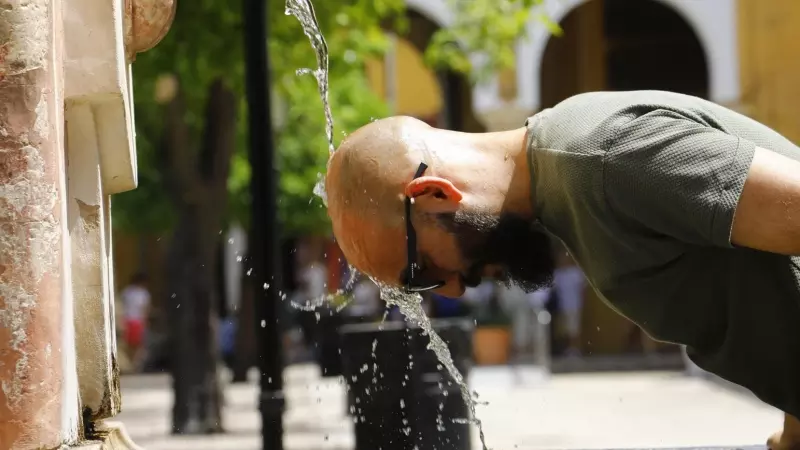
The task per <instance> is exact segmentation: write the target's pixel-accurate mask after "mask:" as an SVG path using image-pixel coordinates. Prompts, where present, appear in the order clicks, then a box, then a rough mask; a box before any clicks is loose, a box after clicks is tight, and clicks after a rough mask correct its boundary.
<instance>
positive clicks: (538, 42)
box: [481, 0, 740, 111]
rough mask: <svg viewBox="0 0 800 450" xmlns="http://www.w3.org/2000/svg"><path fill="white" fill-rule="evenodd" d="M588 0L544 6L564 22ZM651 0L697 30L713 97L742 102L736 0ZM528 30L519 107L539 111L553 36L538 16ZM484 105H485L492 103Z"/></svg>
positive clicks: (551, 0) (549, 1)
mask: <svg viewBox="0 0 800 450" xmlns="http://www.w3.org/2000/svg"><path fill="white" fill-rule="evenodd" d="M586 1H587V0H546V1H545V4H544V5H543V6H542V8H543V12H544V13H545V14H546V15H547V16H548V17H549V18H550V19H551V20H552V21H554V22H560V21H561V20H563V19H564V18H565V17H566V16H567V14H569V13H570V12H571V11H572V10H573V9H575V8H577V7H578V6H580V5H582V4H583V3H585V2H586ZM588 1H592V0H588ZM650 1H657V2H659V3H662V4H664V5H666V6H668V7H670V9H672V10H673V11H674V12H676V13H677V14H679V15H680V16H681V17H682V18H683V19H684V20H685V21H686V23H687V24H688V25H689V26H690V27H691V28H692V30H693V31H694V33H695V35H696V36H697V38H698V40H699V42H700V45H701V46H702V48H703V50H704V52H705V55H706V61H707V65H708V72H709V99H710V100H712V101H715V102H718V103H733V102H736V101H738V99H739V96H740V84H739V60H738V47H737V38H736V34H737V30H736V1H735V0H704V1H702V2H701V1H696V0H650ZM527 31H528V34H527V38H526V39H525V40H524V41H522V42H521V43H520V45H519V47H518V59H519V61H520V62H521V63H520V64H518V65H517V80H518V85H519V89H518V91H519V97H518V99H517V106H518V107H521V108H523V109H526V110H530V111H536V110H539V109H540V108H541V92H540V86H541V73H540V67H541V64H542V59H543V56H544V50H545V48H546V45H547V42H548V40H549V39H550V32H549V31H548V30H547V28H546V27H545V26H544V25H543V24H542V23H541V22H539V21H538V19H536V18H533V19H532V20H531V21H530V22H529V24H528V30H527ZM484 103H485V102H484ZM493 103H494V102H493ZM481 106H482V107H483V108H485V107H486V106H488V105H486V104H484V105H481ZM483 108H481V109H483Z"/></svg>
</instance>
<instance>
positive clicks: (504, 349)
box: [472, 289, 512, 365]
mask: <svg viewBox="0 0 800 450" xmlns="http://www.w3.org/2000/svg"><path fill="white" fill-rule="evenodd" d="M494 291H495V293H494V294H493V295H492V296H491V297H490V298H489V301H488V302H487V303H486V304H485V305H484V307H483V308H480V309H479V310H478V314H477V315H476V316H475V324H476V328H475V332H474V334H473V344H472V345H473V353H474V357H475V364H478V365H497V364H506V363H507V362H508V359H509V353H510V351H511V320H512V319H511V316H510V315H509V314H508V313H507V312H506V311H505V309H504V308H503V305H502V304H501V303H500V299H499V297H498V295H497V293H496V292H497V289H495V290H494Z"/></svg>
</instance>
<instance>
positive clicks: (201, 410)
mask: <svg viewBox="0 0 800 450" xmlns="http://www.w3.org/2000/svg"><path fill="white" fill-rule="evenodd" d="M235 113H236V98H235V97H234V95H233V94H232V92H231V91H230V90H229V89H227V88H226V87H225V86H224V85H223V84H222V82H221V81H219V80H217V81H215V82H214V83H213V84H212V85H211V87H210V89H209V100H208V107H207V111H206V123H205V133H204V134H205V135H204V136H203V141H202V148H201V151H199V152H193V151H192V148H191V147H192V145H191V143H190V139H189V131H188V127H187V125H186V123H185V122H184V117H185V106H184V104H183V101H182V98H181V94H180V92H179V93H178V94H177V96H176V97H175V98H174V99H172V100H171V101H170V103H169V105H168V107H167V120H166V132H165V142H164V156H165V157H166V161H165V164H164V165H163V167H164V170H165V171H166V173H165V174H164V175H165V176H164V179H165V181H166V183H167V185H168V187H169V191H170V193H171V197H172V200H173V204H174V206H175V207H176V209H177V210H178V211H179V213H180V219H179V224H178V226H177V228H176V229H175V234H174V236H173V239H172V242H171V244H170V251H169V265H168V274H169V281H168V283H169V285H170V290H169V292H171V296H170V297H171V298H170V299H169V300H168V303H167V305H168V308H169V318H170V331H171V336H170V339H171V345H172V350H173V353H172V358H171V372H172V382H173V390H174V393H175V397H174V399H175V400H174V404H173V410H172V430H173V433H177V434H188V433H217V432H222V431H223V426H222V415H221V409H222V389H221V386H220V380H219V373H218V365H219V360H220V354H219V347H218V345H217V324H218V323H219V322H218V320H219V314H218V311H217V306H218V305H217V296H218V290H217V285H216V282H217V280H216V278H217V277H218V276H219V271H218V270H217V265H218V263H219V261H218V258H217V250H218V241H219V231H220V228H221V227H222V223H223V218H224V214H225V211H226V206H227V194H228V193H227V178H228V170H229V167H230V159H231V155H232V154H233V149H234V135H235V125H236V119H235Z"/></svg>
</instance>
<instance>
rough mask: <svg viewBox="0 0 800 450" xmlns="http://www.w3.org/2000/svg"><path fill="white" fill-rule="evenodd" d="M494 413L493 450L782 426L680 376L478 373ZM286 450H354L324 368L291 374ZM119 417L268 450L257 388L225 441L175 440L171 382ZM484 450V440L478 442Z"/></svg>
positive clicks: (713, 440) (136, 428) (126, 381)
mask: <svg viewBox="0 0 800 450" xmlns="http://www.w3.org/2000/svg"><path fill="white" fill-rule="evenodd" d="M470 384H471V386H472V389H474V390H476V391H477V392H478V393H479V394H480V398H481V400H483V401H488V402H489V404H488V405H486V406H480V407H479V409H478V417H479V418H480V419H481V420H482V421H483V423H484V431H485V433H486V437H487V444H488V446H489V447H490V448H492V449H494V450H515V449H521V450H525V449H566V448H573V449H574V448H579V449H599V448H653V447H709V446H727V447H735V446H743V445H760V444H761V443H763V442H764V441H765V439H766V437H767V436H768V435H769V434H770V433H771V432H772V431H774V430H776V429H777V428H778V427H779V426H780V424H781V415H780V413H779V412H778V411H776V410H774V409H772V408H769V407H766V406H764V405H763V404H761V403H760V402H758V401H757V400H755V399H753V398H751V397H750V396H749V395H745V394H742V393H740V392H736V391H735V390H732V389H729V388H726V387H723V386H721V385H720V384H718V383H715V382H709V381H704V380H700V379H696V378H687V377H685V376H683V375H681V374H679V373H671V372H643V373H601V374H569V375H556V376H553V377H550V378H545V377H544V376H542V374H541V373H540V372H538V371H537V370H535V369H534V368H531V367H522V368H519V369H517V371H516V372H515V371H513V370H511V369H509V368H506V367H502V368H478V369H475V370H474V371H473V375H472V377H471V380H470ZM286 386H287V391H286V395H287V399H288V404H289V410H288V412H287V414H286V419H285V422H286V436H285V448H286V449H287V450H331V449H340V450H353V438H352V422H351V419H350V418H349V417H348V416H346V415H345V395H344V386H343V385H342V384H340V383H339V381H338V380H336V379H333V380H328V379H320V378H319V376H318V375H317V370H316V366H312V365H307V366H293V367H292V368H290V369H288V370H287V373H286ZM122 387H123V409H124V412H123V413H122V414H121V415H120V416H119V417H118V420H119V421H121V422H123V423H124V424H125V426H126V428H127V430H128V433H129V434H130V435H131V437H132V438H133V440H134V442H136V443H137V444H138V445H140V446H142V447H143V448H144V449H146V450H177V449H181V450H183V449H186V450H190V449H191V450H194V449H196V450H205V449H209V450H210V449H214V450H229V449H230V450H233V449H236V450H260V440H259V415H258V413H257V412H256V396H257V384H256V383H255V382H253V383H250V384H245V385H231V386H229V387H228V388H227V390H226V400H227V408H226V410H225V418H224V420H225V424H224V425H225V427H226V428H227V429H228V430H229V432H228V433H227V434H225V435H220V436H203V437H180V438H177V437H172V436H169V434H168V424H169V422H168V420H169V408H170V405H171V401H172V399H171V393H170V390H169V381H168V379H167V377H166V376H160V375H156V376H153V375H144V376H128V377H124V378H123V380H122ZM473 441H474V444H475V449H476V450H477V449H479V448H480V446H479V441H478V438H477V433H475V434H474V438H473Z"/></svg>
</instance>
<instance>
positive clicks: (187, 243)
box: [114, 0, 543, 432]
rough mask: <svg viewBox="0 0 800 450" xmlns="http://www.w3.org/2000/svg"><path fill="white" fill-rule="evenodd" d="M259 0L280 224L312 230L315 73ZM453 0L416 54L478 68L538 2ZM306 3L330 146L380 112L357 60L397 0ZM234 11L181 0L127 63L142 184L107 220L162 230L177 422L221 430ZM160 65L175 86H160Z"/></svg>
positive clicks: (236, 108)
mask: <svg viewBox="0 0 800 450" xmlns="http://www.w3.org/2000/svg"><path fill="white" fill-rule="evenodd" d="M265 1H268V2H269V8H270V20H271V23H270V31H271V35H270V38H269V46H270V51H271V54H272V55H273V60H272V62H271V64H272V71H273V74H272V80H273V89H274V91H275V93H276V96H278V97H280V98H282V99H283V103H284V104H285V105H289V107H288V108H286V110H285V115H286V117H285V121H284V122H285V126H284V127H283V128H282V129H280V130H278V133H277V136H276V138H277V142H276V144H277V148H278V149H279V158H278V159H279V161H278V164H279V165H280V167H279V169H280V173H281V181H280V195H281V197H280V200H279V205H280V206H279V207H280V218H281V220H282V221H283V229H284V230H285V231H286V232H287V233H292V234H300V233H318V232H324V231H326V230H327V227H328V222H327V216H326V214H325V211H324V208H323V205H322V203H321V202H320V201H319V199H316V198H314V197H313V196H312V195H311V192H312V189H313V186H314V184H315V183H316V182H317V180H318V177H319V174H320V173H321V172H323V171H324V167H325V161H326V160H327V157H328V147H327V142H326V137H325V132H324V130H325V127H324V118H323V115H322V104H321V100H320V98H319V96H318V94H317V88H316V86H315V82H314V80H313V78H311V77H299V76H297V74H296V70H297V69H298V68H303V67H310V68H314V67H316V62H315V59H314V54H313V52H312V50H311V48H310V46H309V43H308V40H307V38H306V37H305V36H304V35H303V32H302V30H301V28H300V26H299V24H298V23H297V21H295V20H294V19H292V18H289V17H286V16H285V15H284V14H283V12H284V3H283V0H265ZM451 1H452V2H453V7H454V9H455V11H457V13H456V16H455V17H456V24H455V26H454V27H453V28H451V29H447V30H441V31H440V33H438V34H437V35H436V36H435V38H434V40H433V42H432V45H431V46H430V48H429V49H428V51H427V58H428V61H429V62H430V63H431V64H432V65H434V66H436V67H450V68H453V69H455V70H457V71H461V72H464V73H470V74H472V76H473V78H474V79H476V80H477V79H480V78H481V77H482V76H485V75H486V74H487V73H489V71H490V70H494V69H497V68H502V67H507V66H508V65H509V64H510V63H511V62H512V61H513V53H512V48H513V43H514V41H515V40H516V38H517V37H518V36H519V34H520V33H522V31H523V30H524V24H525V22H526V20H527V17H528V14H529V10H530V8H531V7H532V6H534V5H536V4H539V3H541V2H542V1H543V0H503V1H496V0H451ZM315 8H316V10H317V18H318V19H319V22H320V26H321V28H322V31H323V33H324V35H325V38H326V40H327V42H328V48H329V50H330V74H329V80H330V84H331V92H330V94H331V98H330V101H331V104H332V107H333V114H334V117H335V118H336V125H337V127H336V134H335V139H336V142H337V144H338V142H339V141H340V140H341V138H342V137H343V136H344V135H345V133H347V132H349V131H352V130H354V129H356V128H358V127H360V126H362V125H364V124H365V123H367V122H368V121H370V120H371V119H373V118H377V117H382V116H385V115H386V114H387V112H388V110H387V108H386V105H385V104H384V102H383V101H382V100H381V99H380V98H379V97H378V96H377V95H376V94H375V93H374V92H372V91H371V90H370V89H369V87H368V86H369V85H368V83H367V79H366V75H365V72H364V63H365V61H366V60H367V59H369V58H373V57H379V56H380V55H381V54H382V53H383V52H384V51H385V49H386V48H387V40H386V37H385V35H384V33H383V26H384V25H385V24H386V23H387V21H388V22H391V23H392V25H393V26H394V27H395V28H396V29H398V30H400V31H402V30H403V27H404V24H405V20H404V18H405V16H404V14H403V13H404V1H403V0H343V1H336V2H317V4H315ZM241 22H242V20H241V15H240V7H239V5H238V4H237V3H233V4H232V3H230V2H228V1H223V0H194V1H186V2H180V3H179V6H178V11H177V14H176V17H175V22H174V24H173V26H172V29H171V30H170V32H169V33H168V34H167V36H166V38H165V39H164V40H163V41H162V42H161V43H160V44H159V45H158V46H157V47H156V48H154V49H153V50H151V51H149V52H147V53H144V54H142V55H140V56H139V57H138V60H137V61H136V63H135V65H134V92H136V95H135V111H136V125H137V148H138V155H139V180H140V185H139V188H138V189H136V190H134V191H131V192H129V193H125V194H122V195H119V196H118V197H117V198H116V200H115V208H114V221H115V225H116V227H117V228H118V229H123V230H127V231H132V232H165V231H168V230H174V232H173V234H172V240H171V244H170V245H171V248H170V256H169V260H170V261H169V283H170V292H171V295H170V299H167V300H168V301H167V307H168V308H169V310H170V315H171V318H172V320H171V322H172V324H173V325H174V326H173V327H171V331H173V333H172V343H173V347H172V348H173V349H174V350H175V353H174V356H173V358H172V364H173V366H174V370H173V382H174V387H175V390H176V403H175V406H174V408H173V411H174V414H173V430H174V431H175V432H191V431H201V432H213V431H219V430H220V429H221V424H222V422H221V418H220V414H219V401H218V399H219V393H220V389H219V386H218V381H217V378H216V363H217V359H218V355H217V351H216V345H215V344H216V342H215V341H216V339H215V335H214V332H213V328H212V327H211V326H210V325H209V324H210V323H211V322H212V321H213V319H214V318H215V317H216V316H215V311H214V309H215V307H214V305H215V303H216V302H215V301H214V295H215V294H214V285H213V283H212V282H210V281H211V280H213V277H214V276H215V275H216V274H217V272H218V271H216V270H215V265H216V264H217V260H216V258H214V250H215V249H216V248H217V244H218V240H219V236H220V234H221V233H220V231H221V229H222V228H224V226H225V222H227V221H231V220H236V221H238V222H241V223H249V218H248V210H249V206H248V204H249V193H248V189H247V187H248V183H249V175H250V174H249V171H250V168H249V166H248V164H247V158H246V151H245V145H246V140H245V139H244V138H243V137H244V133H245V132H246V130H245V129H244V124H245V123H246V121H245V120H235V117H239V118H241V117H242V116H243V113H244V112H245V105H244V98H243V97H244V96H243V91H244V90H243V85H244V66H243V59H242V55H243V46H242V37H241V35H240V29H241ZM470 52H483V53H484V54H485V55H486V56H487V57H486V58H485V64H484V65H483V66H481V67H477V68H473V67H472V66H471V65H470V62H469V59H468V58H466V56H465V55H466V54H467V53H470ZM165 75H171V76H174V79H175V80H177V85H173V86H172V87H170V83H169V82H168V81H164V80H170V79H171V78H165V77H164V76H165ZM159 80H161V82H159ZM204 105H205V106H204ZM192 424H199V425H200V426H198V427H194V426H192Z"/></svg>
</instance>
